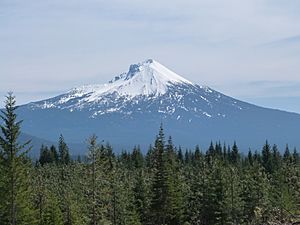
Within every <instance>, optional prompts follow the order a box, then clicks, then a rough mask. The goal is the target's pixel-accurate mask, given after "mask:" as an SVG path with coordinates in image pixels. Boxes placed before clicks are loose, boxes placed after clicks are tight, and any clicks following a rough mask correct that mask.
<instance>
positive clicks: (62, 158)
mask: <svg viewBox="0 0 300 225" xmlns="http://www.w3.org/2000/svg"><path fill="white" fill-rule="evenodd" d="M58 152H59V157H58V158H59V162H60V163H61V164H69V163H70V162H71V158H70V154H69V148H68V146H67V144H66V142H65V139H64V137H63V136H62V134H61V135H60V136H59V141H58Z"/></svg>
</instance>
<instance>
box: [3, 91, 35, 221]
mask: <svg viewBox="0 0 300 225" xmlns="http://www.w3.org/2000/svg"><path fill="white" fill-rule="evenodd" d="M16 109H17V106H16V100H15V97H14V96H13V94H12V93H8V95H7V97H6V101H5V110H3V111H1V112H2V115H1V119H2V120H3V125H1V126H0V127H1V131H2V135H0V146H1V148H0V171H1V178H0V179H1V180H0V199H1V201H0V224H10V225H17V224H18V225H19V224H20V225H23V224H24V225H25V224H28V225H29V224H35V221H36V220H35V211H34V210H33V204H32V198H31V197H32V196H31V187H30V177H29V175H28V174H29V172H30V161H29V159H28V158H27V153H28V151H29V150H30V148H27V146H28V144H29V143H30V141H28V142H26V143H24V144H20V143H19V142H18V138H19V136H20V132H21V131H20V125H21V123H22V121H17V115H16ZM0 124H2V123H0Z"/></svg>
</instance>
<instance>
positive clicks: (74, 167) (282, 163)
mask: <svg viewBox="0 0 300 225" xmlns="http://www.w3.org/2000/svg"><path fill="white" fill-rule="evenodd" d="M16 108H17V107H16V102H15V97H14V96H13V95H12V94H9V95H8V96H7V99H6V106H5V109H4V110H3V112H2V115H1V118H2V121H3V123H2V122H1V123H0V124H2V125H1V131H2V134H1V135H0V224H3V225H6V224H7V225H23V224H24V225H27V224H28V225H85V224H86V225H109V224H111V225H119V224H120V225H198V224H199V225H224V224H242V225H248V224H249V225H260V224H293V223H295V224H296V223H297V222H299V220H300V218H298V215H300V156H299V153H298V152H297V150H296V149H293V150H290V149H289V147H288V146H287V147H286V149H285V150H284V153H283V154H281V152H280V151H279V149H278V148H277V146H276V145H271V144H269V143H268V142H267V141H266V143H265V144H263V145H262V149H261V151H255V152H252V151H250V150H249V152H248V154H246V155H242V154H241V153H240V150H239V148H238V145H237V144H236V143H233V145H232V146H226V145H225V144H221V143H219V142H217V143H211V144H210V146H209V147H208V149H207V150H205V151H202V150H201V149H200V147H199V146H196V147H195V149H193V150H182V149H181V148H180V147H178V148H177V147H175V146H174V144H173V141H172V138H171V137H168V138H166V137H165V135H164V130H163V126H161V127H160V129H159V132H158V134H157V136H156V138H155V140H154V144H153V145H151V146H149V149H148V150H147V152H146V154H143V153H142V151H141V149H140V148H139V146H136V147H134V149H133V150H132V151H128V152H127V151H123V152H121V153H120V154H115V153H114V151H113V148H112V147H111V146H110V145H109V144H106V145H104V144H102V143H101V144H99V143H98V142H97V137H96V136H95V135H93V136H91V137H90V138H89V140H88V148H87V155H86V157H83V158H78V159H77V160H74V159H72V158H71V157H70V153H69V149H68V146H67V144H66V142H65V140H64V138H63V136H62V135H61V136H60V137H59V141H58V146H57V147H56V146H41V150H40V157H39V159H38V160H37V161H33V160H32V159H30V158H29V157H28V152H29V151H30V147H29V146H30V143H29V142H26V143H19V141H18V137H19V135H20V129H21V128H20V126H21V122H20V121H18V120H17V115H16V112H15V110H16Z"/></svg>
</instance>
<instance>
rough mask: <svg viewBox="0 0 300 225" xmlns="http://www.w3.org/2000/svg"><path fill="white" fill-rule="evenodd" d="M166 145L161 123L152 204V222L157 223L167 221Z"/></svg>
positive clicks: (155, 161)
mask: <svg viewBox="0 0 300 225" xmlns="http://www.w3.org/2000/svg"><path fill="white" fill-rule="evenodd" d="M164 147H165V140H164V132H163V127H162V125H161V126H160V130H159V134H158V136H157V138H156V140H155V145H154V157H155V159H154V168H153V170H154V171H153V172H154V177H153V184H152V199H151V204H150V213H151V217H152V224H156V225H164V224H166V222H167V221H166V219H167V218H166V211H167V198H166V196H167V171H166V167H165V158H164Z"/></svg>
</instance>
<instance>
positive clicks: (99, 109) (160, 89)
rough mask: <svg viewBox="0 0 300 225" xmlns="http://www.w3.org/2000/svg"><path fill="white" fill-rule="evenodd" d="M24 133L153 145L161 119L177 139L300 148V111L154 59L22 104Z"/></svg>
mask: <svg viewBox="0 0 300 225" xmlns="http://www.w3.org/2000/svg"><path fill="white" fill-rule="evenodd" d="M18 110H19V111H18V113H19V115H20V118H21V119H23V120H24V121H26V122H24V127H23V129H24V131H25V132H26V133H28V134H31V135H33V136H36V137H39V138H43V139H47V140H51V141H53V140H56V138H57V137H58V135H59V134H60V133H62V134H64V135H65V137H66V138H67V139H69V140H70V141H71V142H73V143H77V142H78V140H82V139H83V138H86V137H88V136H89V135H90V134H92V133H95V134H97V135H98V136H99V137H101V138H102V139H103V140H108V141H111V142H112V143H117V144H119V145H120V147H121V148H123V147H125V146H127V147H128V146H132V145H134V144H142V145H144V146H146V145H148V144H149V143H151V141H152V139H151V138H152V137H153V134H154V133H155V132H156V131H157V129H158V127H159V125H160V123H161V122H164V124H165V126H166V127H167V128H168V129H169V131H170V134H172V136H173V137H174V138H175V139H176V140H177V141H178V143H180V144H183V145H186V146H189V147H191V146H193V145H195V144H199V143H200V144H201V143H202V144H205V143H206V144H207V143H209V142H210V141H211V140H221V141H224V142H226V143H231V142H232V141H233V140H238V141H239V144H242V146H243V147H245V149H246V150H247V149H248V147H251V146H252V147H255V148H257V147H259V145H260V144H261V143H263V142H264V141H265V140H266V139H268V140H270V141H272V140H274V142H275V143H278V144H281V145H284V144H286V143H291V144H292V145H294V146H300V141H299V137H298V136H297V134H298V133H299V127H300V126H299V124H300V116H299V115H298V114H292V113H287V112H281V111H278V110H272V109H265V108H262V107H258V106H255V105H252V104H249V103H246V102H243V101H239V100H237V99H234V98H231V97H229V96H226V95H224V94H222V93H220V92H218V91H215V90H213V89H211V88H209V87H206V86H200V85H198V84H194V83H192V82H190V81H188V80H186V79H185V78H183V77H181V76H179V75H177V74H176V73H174V72H172V71H171V70H169V69H167V68H166V67H164V66H163V65H161V64H160V63H158V62H156V61H154V60H147V61H145V62H142V63H138V64H134V65H131V66H130V67H129V71H128V72H126V73H122V74H121V75H119V76H117V77H115V78H114V79H113V80H111V81H110V82H108V83H107V84H102V85H88V86H82V87H79V88H74V89H72V90H70V91H69V92H67V93H65V94H62V95H59V96H56V97H53V98H50V99H46V100H43V101H39V102H33V103H30V104H27V105H24V106H21V107H20V108H19V109H18Z"/></svg>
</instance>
